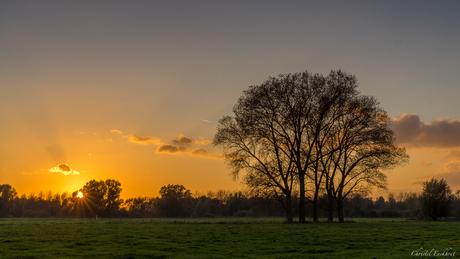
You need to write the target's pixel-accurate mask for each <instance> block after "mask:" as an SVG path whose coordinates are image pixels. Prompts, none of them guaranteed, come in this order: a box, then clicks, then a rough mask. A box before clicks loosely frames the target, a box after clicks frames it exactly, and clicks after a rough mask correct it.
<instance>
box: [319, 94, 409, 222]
mask: <svg viewBox="0 0 460 259" xmlns="http://www.w3.org/2000/svg"><path fill="white" fill-rule="evenodd" d="M341 109H342V110H343V113H342V114H343V115H342V116H339V117H338V119H337V120H336V123H335V129H334V130H333V131H331V133H333V134H330V136H331V138H330V139H329V141H328V142H327V143H328V147H327V148H326V149H327V150H328V151H329V156H328V157H327V159H326V162H323V163H322V165H323V170H324V172H325V174H326V188H327V191H328V194H329V197H331V196H332V197H334V198H335V200H336V202H337V209H338V216H339V222H343V221H344V216H343V201H344V199H345V198H346V197H347V196H348V195H349V194H351V193H356V192H369V191H370V190H371V188H372V187H374V186H376V187H378V188H383V189H385V188H386V175H385V174H384V173H383V171H385V170H388V169H392V168H394V167H395V166H397V165H400V164H402V163H404V162H406V161H407V159H408V156H407V155H406V153H405V149H404V148H400V147H398V146H397V145H396V144H395V136H394V132H393V131H392V130H391V129H390V128H389V127H388V124H389V122H390V119H389V116H388V115H386V112H385V111H384V110H383V109H382V108H381V107H379V105H378V102H377V101H376V100H375V98H373V97H369V96H363V95H356V96H354V97H353V98H352V99H350V100H348V101H347V103H346V105H344V106H342V107H341ZM329 218H330V217H329Z"/></svg>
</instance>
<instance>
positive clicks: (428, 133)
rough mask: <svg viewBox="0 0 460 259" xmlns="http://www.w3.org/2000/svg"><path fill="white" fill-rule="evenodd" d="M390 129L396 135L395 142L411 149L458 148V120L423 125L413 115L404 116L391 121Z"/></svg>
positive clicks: (459, 139) (436, 121)
mask: <svg viewBox="0 0 460 259" xmlns="http://www.w3.org/2000/svg"><path fill="white" fill-rule="evenodd" d="M390 127H391V128H392V129H393V130H394V131H395V133H396V140H397V141H398V143H400V144H401V145H403V146H406V147H412V148H423V147H427V148H452V147H460V120H450V121H449V120H445V119H437V120H435V121H433V122H431V123H423V122H421V121H420V117H419V116H418V115H415V114H404V115H402V116H401V117H399V118H395V119H393V121H392V122H391V124H390Z"/></svg>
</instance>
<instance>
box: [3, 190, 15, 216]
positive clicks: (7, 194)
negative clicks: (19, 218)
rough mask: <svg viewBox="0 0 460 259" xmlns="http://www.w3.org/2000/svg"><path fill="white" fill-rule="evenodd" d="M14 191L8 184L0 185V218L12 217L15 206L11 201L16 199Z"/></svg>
mask: <svg viewBox="0 0 460 259" xmlns="http://www.w3.org/2000/svg"><path fill="white" fill-rule="evenodd" d="M16 196H17V192H16V190H15V189H14V188H13V187H12V186H11V185H9V184H2V185H0V216H1V217H10V216H12V214H13V212H14V209H15V206H14V203H13V199H14V198H16Z"/></svg>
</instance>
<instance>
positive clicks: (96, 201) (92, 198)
mask: <svg viewBox="0 0 460 259" xmlns="http://www.w3.org/2000/svg"><path fill="white" fill-rule="evenodd" d="M81 192H82V193H83V199H82V202H85V205H86V207H89V210H90V212H91V214H92V216H96V215H99V216H101V215H105V203H106V200H105V197H106V195H107V185H106V184H105V181H103V180H100V181H96V180H94V179H93V180H90V181H89V182H87V183H86V184H85V185H84V186H83V188H82V189H81ZM74 196H76V194H75V193H74ZM86 201H88V202H86ZM82 208H85V207H84V206H83V207H82Z"/></svg>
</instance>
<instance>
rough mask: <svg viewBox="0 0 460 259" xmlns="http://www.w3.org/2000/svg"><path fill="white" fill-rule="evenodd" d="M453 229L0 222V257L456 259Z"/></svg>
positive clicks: (425, 225) (235, 222)
mask: <svg viewBox="0 0 460 259" xmlns="http://www.w3.org/2000/svg"><path fill="white" fill-rule="evenodd" d="M459 230H460V222H409V221H404V220H379V219H374V220H359V219H358V220H357V222H355V223H344V224H339V223H334V224H327V223H319V224H313V223H307V224H284V223H283V219H179V220H177V219H176V220H174V219H102V220H97V221H96V220H94V219H0V258H411V257H413V256H412V255H415V252H417V253H420V254H419V256H414V257H421V258H451V257H452V256H435V253H434V250H437V251H438V253H441V252H443V251H444V250H445V249H449V248H451V249H450V250H449V253H450V254H451V255H453V253H454V252H455V255H454V256H453V257H459V256H460V233H459V232H460V231H459ZM421 248H423V250H421ZM433 249H434V250H433ZM413 251H415V252H413ZM423 253H424V254H423ZM411 254H412V255H411ZM428 254H431V256H428ZM422 255H423V256H422ZM425 255H426V256H425Z"/></svg>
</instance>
